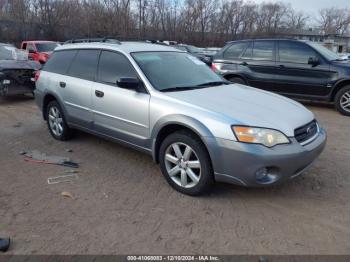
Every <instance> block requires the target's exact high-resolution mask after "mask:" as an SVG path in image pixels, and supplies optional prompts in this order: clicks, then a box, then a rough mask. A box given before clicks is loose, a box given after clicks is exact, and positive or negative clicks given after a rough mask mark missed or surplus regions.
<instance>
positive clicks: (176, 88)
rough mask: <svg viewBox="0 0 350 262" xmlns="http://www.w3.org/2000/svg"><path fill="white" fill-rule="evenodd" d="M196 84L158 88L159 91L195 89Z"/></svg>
mask: <svg viewBox="0 0 350 262" xmlns="http://www.w3.org/2000/svg"><path fill="white" fill-rule="evenodd" d="M196 88H197V86H174V87H169V88H164V89H161V90H159V91H160V92H177V91H187V90H193V89H196Z"/></svg>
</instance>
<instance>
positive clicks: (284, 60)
mask: <svg viewBox="0 0 350 262" xmlns="http://www.w3.org/2000/svg"><path fill="white" fill-rule="evenodd" d="M310 58H312V59H314V60H315V59H317V60H318V61H319V63H317V64H309V59H310ZM277 72H278V78H277V80H276V85H275V89H274V91H276V92H278V93H281V94H287V95H297V96H303V95H306V96H307V95H313V96H326V95H328V93H329V88H328V87H327V84H328V83H329V82H330V81H331V80H332V76H333V72H331V71H330V68H329V64H328V63H327V62H326V61H324V60H323V58H322V57H320V56H319V55H318V54H317V53H316V52H315V51H314V50H313V49H312V48H311V47H310V46H308V45H307V44H305V43H301V42H296V41H279V42H278V58H277Z"/></svg>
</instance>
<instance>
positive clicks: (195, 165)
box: [165, 143, 201, 188]
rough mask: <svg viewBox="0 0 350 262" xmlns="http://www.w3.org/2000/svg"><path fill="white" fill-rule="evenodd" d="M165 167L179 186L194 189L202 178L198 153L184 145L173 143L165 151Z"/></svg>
mask: <svg viewBox="0 0 350 262" xmlns="http://www.w3.org/2000/svg"><path fill="white" fill-rule="evenodd" d="M165 167H166V170H167V173H168V174H169V176H170V178H171V179H172V180H173V181H174V182H175V183H176V184H177V185H179V186H181V187H184V188H192V187H194V186H196V185H197V184H198V183H199V180H200V178H201V163H200V160H199V158H198V156H197V154H196V152H195V151H194V150H193V149H192V148H191V147H190V146H189V145H186V144H184V143H173V144H171V145H170V146H169V147H168V148H167V150H166V151H165Z"/></svg>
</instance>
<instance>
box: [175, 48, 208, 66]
mask: <svg viewBox="0 0 350 262" xmlns="http://www.w3.org/2000/svg"><path fill="white" fill-rule="evenodd" d="M173 47H175V48H176V49H179V50H181V51H185V52H187V53H189V54H191V55H193V56H195V57H197V58H198V59H199V60H201V61H202V62H204V63H206V64H207V65H209V66H210V65H211V61H212V59H211V57H210V56H206V55H205V54H203V51H202V50H201V49H199V48H198V47H195V46H193V45H184V44H179V45H174V46H173Z"/></svg>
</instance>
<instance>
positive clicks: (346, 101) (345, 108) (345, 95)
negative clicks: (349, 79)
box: [334, 86, 350, 116]
mask: <svg viewBox="0 0 350 262" xmlns="http://www.w3.org/2000/svg"><path fill="white" fill-rule="evenodd" d="M334 103H335V108H336V109H337V110H338V111H339V112H340V113H341V114H343V115H345V116H350V86H345V87H343V88H342V89H340V90H339V91H338V93H337V94H336V95H335V99H334Z"/></svg>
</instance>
